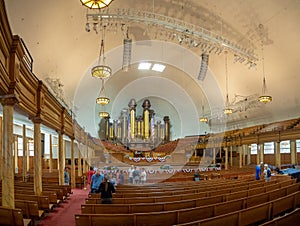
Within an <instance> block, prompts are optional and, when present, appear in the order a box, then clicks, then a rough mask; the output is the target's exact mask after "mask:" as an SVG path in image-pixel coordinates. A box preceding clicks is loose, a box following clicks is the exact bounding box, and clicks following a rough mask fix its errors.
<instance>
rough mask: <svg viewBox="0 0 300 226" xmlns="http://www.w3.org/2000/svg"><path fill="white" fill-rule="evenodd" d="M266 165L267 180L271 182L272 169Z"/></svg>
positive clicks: (265, 174)
mask: <svg viewBox="0 0 300 226" xmlns="http://www.w3.org/2000/svg"><path fill="white" fill-rule="evenodd" d="M264 166H265V169H264V176H265V181H267V182H269V181H270V180H271V169H270V168H269V166H268V164H265V165H264Z"/></svg>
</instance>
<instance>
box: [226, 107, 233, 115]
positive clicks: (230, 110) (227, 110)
mask: <svg viewBox="0 0 300 226" xmlns="http://www.w3.org/2000/svg"><path fill="white" fill-rule="evenodd" d="M224 113H225V114H226V115H229V114H232V109H231V108H229V107H227V108H225V109H224Z"/></svg>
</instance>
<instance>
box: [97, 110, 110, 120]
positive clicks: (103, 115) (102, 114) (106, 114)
mask: <svg viewBox="0 0 300 226" xmlns="http://www.w3.org/2000/svg"><path fill="white" fill-rule="evenodd" d="M99 116H100V117H101V118H108V117H109V113H108V112H106V111H100V112H99Z"/></svg>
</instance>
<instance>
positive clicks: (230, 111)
mask: <svg viewBox="0 0 300 226" xmlns="http://www.w3.org/2000/svg"><path fill="white" fill-rule="evenodd" d="M225 73H226V102H225V109H224V114H226V115H229V114H231V113H232V112H233V109H232V108H231V107H230V106H229V97H228V66H227V52H226V51H225Z"/></svg>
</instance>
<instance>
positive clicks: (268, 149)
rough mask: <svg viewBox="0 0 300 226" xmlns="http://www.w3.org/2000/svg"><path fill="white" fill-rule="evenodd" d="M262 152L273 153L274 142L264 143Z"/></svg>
mask: <svg viewBox="0 0 300 226" xmlns="http://www.w3.org/2000/svg"><path fill="white" fill-rule="evenodd" d="M264 154H274V142H267V143H264Z"/></svg>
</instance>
